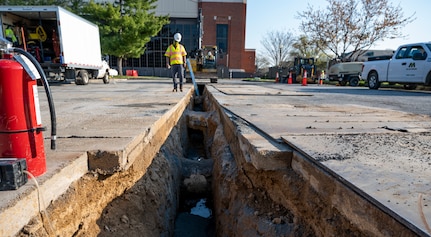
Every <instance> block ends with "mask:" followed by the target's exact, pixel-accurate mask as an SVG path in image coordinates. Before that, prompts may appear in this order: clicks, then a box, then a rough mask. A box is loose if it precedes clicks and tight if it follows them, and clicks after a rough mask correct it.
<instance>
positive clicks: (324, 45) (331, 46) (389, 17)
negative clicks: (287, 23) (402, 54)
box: [298, 0, 415, 60]
mask: <svg viewBox="0 0 431 237" xmlns="http://www.w3.org/2000/svg"><path fill="white" fill-rule="evenodd" d="M327 2H328V6H327V7H326V9H325V10H321V9H318V10H313V7H312V6H311V5H308V7H307V10H305V11H304V12H302V13H298V15H299V17H300V18H302V23H301V30H302V31H303V32H304V34H305V35H306V36H307V37H308V38H309V39H310V40H311V41H313V42H314V43H315V44H316V45H317V47H319V48H320V49H321V50H322V51H330V52H332V53H333V54H335V55H336V56H337V57H340V56H342V55H344V54H345V53H346V52H348V51H352V52H353V53H352V54H350V56H349V57H352V56H353V55H355V56H356V57H359V56H360V55H361V54H360V53H359V54H358V53H357V52H360V51H362V52H365V50H367V49H369V48H370V47H371V46H372V45H373V44H374V43H376V42H377V41H380V40H384V39H393V38H400V37H404V35H403V34H402V31H401V29H402V28H403V27H404V26H406V25H407V24H409V23H411V22H412V21H413V20H414V19H415V18H414V15H415V13H414V14H413V15H411V16H409V17H404V15H403V11H402V9H401V7H400V6H399V5H398V6H392V5H391V4H390V3H389V1H388V0H327ZM348 60H354V59H352V58H349V59H348Z"/></svg>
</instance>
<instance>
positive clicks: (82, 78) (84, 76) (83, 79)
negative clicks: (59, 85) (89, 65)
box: [75, 70, 90, 85]
mask: <svg viewBox="0 0 431 237" xmlns="http://www.w3.org/2000/svg"><path fill="white" fill-rule="evenodd" d="M89 81H90V78H89V76H88V72H87V71H86V70H80V71H79V73H78V76H77V77H76V79H75V84H76V85H87V84H88V82H89Z"/></svg>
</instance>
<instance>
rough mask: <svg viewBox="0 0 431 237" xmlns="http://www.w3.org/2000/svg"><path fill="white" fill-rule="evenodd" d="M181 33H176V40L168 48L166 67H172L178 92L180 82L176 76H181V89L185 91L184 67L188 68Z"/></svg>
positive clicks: (175, 87) (173, 78) (175, 88)
mask: <svg viewBox="0 0 431 237" xmlns="http://www.w3.org/2000/svg"><path fill="white" fill-rule="evenodd" d="M180 41H181V34H180V33H176V34H175V35H174V42H173V43H172V44H171V45H169V47H168V48H167V49H166V52H165V56H166V67H167V68H170V69H171V73H172V80H173V82H174V89H173V90H172V92H174V91H175V92H176V91H178V90H177V87H178V83H177V80H176V77H177V75H178V77H179V84H180V91H183V80H184V69H185V68H186V55H187V52H186V49H185V48H184V46H183V45H181V44H180Z"/></svg>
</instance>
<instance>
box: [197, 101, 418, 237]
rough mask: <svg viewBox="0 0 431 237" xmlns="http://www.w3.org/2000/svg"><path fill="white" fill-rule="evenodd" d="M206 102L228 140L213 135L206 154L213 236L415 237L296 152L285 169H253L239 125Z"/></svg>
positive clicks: (212, 102)
mask: <svg viewBox="0 0 431 237" xmlns="http://www.w3.org/2000/svg"><path fill="white" fill-rule="evenodd" d="M205 98H206V100H205V103H204V104H205V107H206V110H211V111H218V112H217V113H216V114H219V115H220V118H219V120H220V124H221V125H220V126H219V128H218V130H217V132H216V134H223V136H224V137H225V140H226V141H227V143H225V144H222V142H220V145H216V144H218V141H217V139H216V137H222V136H221V135H220V136H214V137H215V139H214V140H215V141H214V145H213V148H214V149H213V150H212V151H211V154H212V156H213V157H217V159H215V164H214V180H218V181H219V182H214V183H215V186H214V190H216V192H215V197H214V205H215V211H216V216H217V222H216V228H217V234H218V236H416V235H415V233H413V232H412V231H411V230H410V229H409V228H407V227H406V226H404V225H403V224H401V223H400V222H398V221H396V220H395V219H394V218H392V217H391V216H389V215H388V214H387V213H385V212H384V211H382V210H380V209H379V208H377V207H376V206H374V205H373V204H372V203H370V202H369V201H367V200H365V199H364V198H363V197H361V196H360V195H358V194H357V193H356V192H355V191H352V190H351V189H349V188H347V187H346V186H345V185H344V184H343V183H341V182H339V181H338V180H337V179H336V178H334V177H333V176H331V175H329V174H328V173H327V171H325V170H324V169H322V168H321V167H320V166H318V165H316V164H315V163H313V162H311V161H309V160H308V158H306V157H304V156H303V155H302V154H300V153H298V152H295V151H294V152H293V156H292V160H291V163H290V165H289V167H286V169H279V170H262V169H256V167H255V165H253V163H252V162H250V159H248V158H247V157H248V156H250V154H251V153H253V154H258V153H257V152H255V151H254V150H255V149H256V147H254V146H253V145H252V144H250V143H247V141H246V139H244V135H243V134H242V132H241V130H242V128H241V127H240V126H242V124H241V125H239V124H238V119H237V118H236V119H233V118H232V116H227V115H226V112H225V111H223V109H222V108H221V107H220V105H218V104H217V101H216V100H215V99H214V98H212V95H207V96H206V97H205ZM239 122H241V121H239ZM244 124H246V123H244ZM262 139H263V138H262ZM244 146H249V147H248V148H247V149H245V148H244ZM258 159H265V157H258ZM221 181H222V182H221Z"/></svg>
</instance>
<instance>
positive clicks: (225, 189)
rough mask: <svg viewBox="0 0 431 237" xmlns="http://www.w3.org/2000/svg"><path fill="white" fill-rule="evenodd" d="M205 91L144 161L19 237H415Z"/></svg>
mask: <svg viewBox="0 0 431 237" xmlns="http://www.w3.org/2000/svg"><path fill="white" fill-rule="evenodd" d="M205 88H206V87H205V85H199V90H200V92H201V93H200V94H201V95H202V96H195V97H194V98H192V101H191V103H190V104H189V105H188V107H187V109H186V110H185V112H184V113H183V115H182V116H181V119H180V120H179V121H178V122H177V123H176V124H175V126H174V127H173V128H172V131H171V133H170V135H169V136H168V138H167V139H166V140H164V141H163V145H162V146H161V148H160V150H158V151H157V152H156V156H154V157H152V159H150V161H149V162H135V164H133V165H132V166H131V167H130V168H129V169H128V170H126V171H122V172H116V173H114V174H101V173H99V172H96V171H95V172H91V173H89V174H88V175H86V176H84V177H83V178H82V179H81V180H79V181H77V182H76V183H75V184H73V185H72V186H71V187H70V188H69V190H68V192H67V193H66V194H65V195H63V196H62V197H61V198H60V199H59V200H56V201H55V202H53V203H51V205H50V206H49V207H48V209H47V212H48V213H49V216H50V219H48V218H47V216H45V215H40V216H38V217H36V218H33V220H32V221H31V222H30V223H29V224H28V225H26V226H25V227H24V228H23V230H22V231H21V232H20V233H19V234H18V236H166V237H168V236H178V237H182V236H395V235H399V234H402V235H403V236H414V235H413V234H411V232H410V231H409V230H408V228H406V227H405V226H402V225H400V224H399V223H397V222H396V221H395V220H393V219H392V218H390V217H388V216H387V215H386V214H385V213H382V212H381V210H378V208H376V207H374V206H373V205H372V204H371V203H368V202H367V201H365V200H363V198H361V197H358V195H357V194H355V192H354V191H351V190H348V189H346V187H344V186H343V184H341V183H340V182H338V181H337V180H336V179H334V178H333V177H330V176H329V175H328V174H327V173H325V172H324V170H322V169H321V168H320V167H316V166H315V165H313V163H312V162H311V163H310V162H308V161H307V160H306V159H304V157H302V156H301V154H299V153H296V152H294V151H292V150H291V149H290V148H289V147H287V145H286V144H284V143H282V142H278V141H273V140H271V138H266V139H265V138H264V134H261V133H259V131H257V130H256V128H253V126H251V125H250V124H248V123H247V122H246V121H244V120H242V119H241V118H239V117H237V116H235V115H234V114H231V113H229V112H228V111H226V110H224V109H223V108H222V107H221V106H220V105H219V104H217V102H216V100H215V99H214V98H213V97H212V95H211V94H209V93H208V92H207V90H206V89H205ZM256 137H260V138H261V139H262V140H263V141H265V142H267V143H268V144H267V145H269V147H272V148H271V149H268V150H265V149H258V148H257V147H256V146H254V145H252V144H251V143H250V142H249V141H248V139H249V138H256ZM154 142H157V141H154ZM146 152H148V151H145V150H144V151H143V153H142V156H145V153H146Z"/></svg>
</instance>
